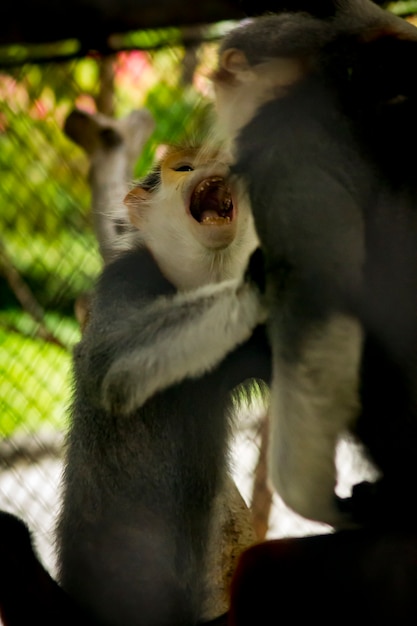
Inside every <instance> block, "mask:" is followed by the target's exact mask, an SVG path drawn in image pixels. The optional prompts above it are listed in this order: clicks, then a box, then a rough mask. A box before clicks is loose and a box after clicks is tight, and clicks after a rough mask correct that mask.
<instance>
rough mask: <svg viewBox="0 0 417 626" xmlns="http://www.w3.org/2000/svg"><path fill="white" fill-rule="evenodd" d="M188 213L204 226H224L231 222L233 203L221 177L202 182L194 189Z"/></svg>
mask: <svg viewBox="0 0 417 626" xmlns="http://www.w3.org/2000/svg"><path fill="white" fill-rule="evenodd" d="M190 213H191V215H192V216H193V218H194V219H195V220H196V221H197V222H199V223H200V224H204V225H217V226H220V225H225V224H230V223H231V221H232V220H233V201H232V195H231V193H230V190H229V188H228V187H227V185H226V182H225V180H224V179H223V178H222V177H221V176H212V177H210V178H206V179H204V180H202V181H201V182H200V183H198V185H197V186H196V187H195V189H194V191H193V193H192V195H191V200H190Z"/></svg>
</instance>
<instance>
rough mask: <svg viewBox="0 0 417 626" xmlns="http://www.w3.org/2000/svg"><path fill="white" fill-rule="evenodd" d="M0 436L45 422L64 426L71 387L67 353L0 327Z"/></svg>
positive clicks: (34, 427) (35, 426)
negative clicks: (0, 348)
mask: <svg viewBox="0 0 417 626" xmlns="http://www.w3.org/2000/svg"><path fill="white" fill-rule="evenodd" d="M0 344H1V346H2V350H1V357H0V415H1V420H0V436H2V437H5V436H9V435H11V434H12V433H13V432H15V431H17V430H19V429H24V430H25V431H29V432H35V431H36V430H38V429H39V428H40V427H41V426H42V425H44V424H45V423H47V424H48V425H49V426H51V427H55V428H63V427H64V426H65V420H66V412H67V407H68V403H69V401H70V391H71V357H70V353H69V352H68V351H66V350H64V349H62V348H59V347H57V346H55V345H52V344H48V343H45V342H44V341H42V340H39V339H34V338H31V337H26V336H23V335H21V334H19V333H15V332H7V331H6V330H4V329H3V328H1V327H0Z"/></svg>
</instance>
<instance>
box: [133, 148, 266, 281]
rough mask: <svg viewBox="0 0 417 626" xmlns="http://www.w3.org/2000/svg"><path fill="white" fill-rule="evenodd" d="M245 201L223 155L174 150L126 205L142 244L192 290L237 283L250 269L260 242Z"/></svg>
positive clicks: (212, 151)
mask: <svg viewBox="0 0 417 626" xmlns="http://www.w3.org/2000/svg"><path fill="white" fill-rule="evenodd" d="M239 184H240V183H239ZM244 198H245V196H244V194H243V193H241V192H240V189H239V188H238V186H237V184H235V183H233V182H231V181H230V171H229V165H228V163H227V159H226V157H225V156H224V155H223V153H220V152H219V151H218V150H215V149H211V148H201V149H200V148H199V149H196V148H183V149H181V148H174V147H171V148H169V149H168V150H167V152H166V154H165V156H164V157H163V158H162V159H161V160H160V162H159V164H158V167H157V168H156V169H155V170H154V171H153V172H151V174H150V175H149V176H147V177H146V178H145V179H144V180H143V181H142V183H141V184H139V185H137V186H136V187H134V188H133V189H132V190H131V191H130V192H129V194H128V195H127V196H126V198H125V204H126V205H127V207H128V211H129V217H130V221H131V223H132V224H133V226H134V227H135V229H136V232H137V236H136V240H137V241H138V243H140V244H141V245H145V246H146V247H147V248H148V249H149V250H150V251H151V252H152V254H153V255H154V257H155V259H156V260H157V263H158V265H159V267H160V268H161V269H162V271H163V273H164V274H165V275H166V276H167V277H168V278H169V279H170V280H171V281H172V283H173V284H175V285H176V286H177V287H179V288H187V289H188V288H194V287H195V286H201V285H202V284H205V283H207V282H218V281H221V280H226V279H229V278H236V277H238V276H240V274H241V272H242V271H243V269H244V268H245V267H246V263H247V259H248V258H249V255H250V253H251V252H252V251H253V250H254V249H255V247H256V245H257V244H258V239H257V235H256V231H255V227H254V223H253V218H252V214H251V211H250V208H249V203H248V202H247V201H245V200H244Z"/></svg>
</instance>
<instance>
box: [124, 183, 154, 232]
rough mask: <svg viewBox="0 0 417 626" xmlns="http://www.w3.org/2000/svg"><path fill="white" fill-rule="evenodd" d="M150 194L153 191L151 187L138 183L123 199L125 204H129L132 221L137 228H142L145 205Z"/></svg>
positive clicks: (128, 209) (128, 210) (128, 208)
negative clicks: (147, 187)
mask: <svg viewBox="0 0 417 626" xmlns="http://www.w3.org/2000/svg"><path fill="white" fill-rule="evenodd" d="M150 196H151V191H150V190H149V189H146V188H145V187H141V186H140V185H137V186H136V187H133V189H131V190H130V191H129V193H128V194H127V195H126V197H125V199H124V200H123V202H124V204H125V205H126V206H127V212H128V215H129V219H130V222H131V223H132V224H133V226H136V228H139V229H140V228H141V226H142V215H143V211H142V209H143V205H144V204H145V203H147V202H148V200H149V198H150Z"/></svg>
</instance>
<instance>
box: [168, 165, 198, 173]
mask: <svg viewBox="0 0 417 626" xmlns="http://www.w3.org/2000/svg"><path fill="white" fill-rule="evenodd" d="M172 169H173V170H174V172H193V171H194V168H193V167H192V166H191V165H179V166H178V167H173V168H172Z"/></svg>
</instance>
